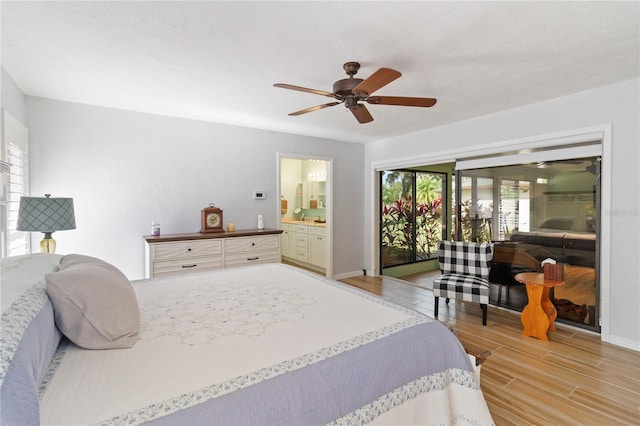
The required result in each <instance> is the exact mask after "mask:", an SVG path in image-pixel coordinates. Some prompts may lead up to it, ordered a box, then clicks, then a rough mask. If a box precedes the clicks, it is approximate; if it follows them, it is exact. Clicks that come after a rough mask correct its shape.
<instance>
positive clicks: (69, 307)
mask: <svg viewBox="0 0 640 426" xmlns="http://www.w3.org/2000/svg"><path fill="white" fill-rule="evenodd" d="M45 280H46V288H47V293H48V294H49V298H50V299H51V303H52V304H53V310H54V314H55V320H56V325H57V326H58V328H59V329H60V331H61V332H62V333H63V334H64V335H65V336H67V338H69V340H71V341H72V342H73V343H75V344H76V345H78V346H80V347H83V348H86V349H116V348H130V347H131V346H133V345H134V344H135V342H136V341H137V340H138V331H139V329H140V311H139V309H138V300H137V299H136V295H135V293H134V291H133V287H132V286H131V283H130V282H129V280H128V279H127V277H126V276H125V275H124V274H123V273H122V272H121V271H120V270H119V269H118V268H116V267H115V266H113V265H111V264H109V263H107V262H104V261H103V260H100V259H96V258H94V257H89V256H83V255H79V254H70V255H67V256H64V257H63V258H62V259H61V260H60V269H59V271H57V272H51V273H49V274H46V275H45Z"/></svg>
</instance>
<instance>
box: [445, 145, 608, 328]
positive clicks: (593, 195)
mask: <svg viewBox="0 0 640 426" xmlns="http://www.w3.org/2000/svg"><path fill="white" fill-rule="evenodd" d="M599 167H600V159H599V158H597V157H589V158H579V159H572V160H558V161H546V162H538V163H531V164H518V165H512V166H500V167H492V168H478V169H470V170H461V171H458V175H457V176H456V183H457V186H459V188H457V189H456V191H455V194H456V196H455V199H456V207H457V208H456V209H455V210H454V211H456V212H457V215H458V217H459V218H460V220H459V222H454V223H457V224H458V229H457V233H458V238H457V239H460V240H463V241H478V242H493V243H494V259H493V265H492V267H491V274H490V277H489V281H490V282H491V283H492V287H491V296H490V300H491V302H492V303H495V304H499V305H501V306H504V307H508V308H512V309H516V310H522V308H523V307H524V306H525V305H526V304H527V301H528V299H527V294H526V291H525V288H524V286H523V285H522V284H519V283H518V282H517V281H516V280H515V279H514V277H515V275H516V274H517V273H519V272H539V271H541V270H542V269H541V266H540V264H541V262H542V261H543V260H545V259H552V260H553V261H555V262H557V263H562V264H564V281H565V284H564V285H563V286H559V287H557V288H555V289H553V290H552V293H551V301H552V303H553V304H554V305H555V308H556V311H557V313H558V320H559V321H561V322H566V323H569V324H572V325H576V326H579V327H582V328H587V329H590V330H594V331H599V329H600V326H599V323H598V318H599V313H598V311H599V297H598V296H599V294H600V293H599V282H598V276H599V273H598V269H599V233H598V217H599V214H598V210H599V205H600V202H599V200H600V181H599V179H598V177H599V175H600V170H599ZM454 220H455V217H454Z"/></svg>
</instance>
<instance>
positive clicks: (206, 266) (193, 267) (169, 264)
mask: <svg viewBox="0 0 640 426" xmlns="http://www.w3.org/2000/svg"><path fill="white" fill-rule="evenodd" d="M220 268H222V256H220V255H218V256H211V257H202V258H194V259H182V260H163V261H160V262H154V263H153V276H156V277H157V276H159V275H168V274H184V273H187V272H201V271H204V270H211V269H220Z"/></svg>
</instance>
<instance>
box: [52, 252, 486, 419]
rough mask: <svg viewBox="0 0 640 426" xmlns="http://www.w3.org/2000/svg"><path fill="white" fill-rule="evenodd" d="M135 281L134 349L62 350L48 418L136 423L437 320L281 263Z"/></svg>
mask: <svg viewBox="0 0 640 426" xmlns="http://www.w3.org/2000/svg"><path fill="white" fill-rule="evenodd" d="M327 284H328V285H327ZM134 288H135V290H136V295H137V297H138V301H139V304H140V311H141V320H142V328H141V335H140V339H139V341H138V342H137V343H136V344H135V346H134V347H133V348H131V349H119V350H103V351H91V350H84V349H81V348H78V347H76V346H74V345H68V346H67V347H66V349H64V350H63V351H61V352H60V354H59V356H58V357H57V359H56V360H55V361H54V364H55V365H56V369H55V375H54V376H53V377H52V378H51V380H50V382H49V384H48V386H47V388H46V392H44V394H43V395H42V397H41V419H42V423H43V424H65V425H69V424H95V423H107V424H108V423H118V424H124V423H127V424H129V423H132V424H138V423H140V422H143V421H147V420H150V419H154V418H158V417H160V416H162V415H165V414H167V413H170V412H174V411H178V410H181V409H184V408H187V407H191V406H194V405H196V404H198V403H200V402H202V401H205V400H207V399H209V398H212V397H218V396H220V395H223V394H226V393H229V392H232V391H234V390H237V389H239V388H243V387H245V386H248V385H251V384H252V383H253V382H259V381H262V380H265V379H268V378H271V377H275V376H277V375H279V374H283V373H284V372H286V371H293V370H296V369H297V368H300V367H304V366H306V365H310V364H312V363H315V362H317V361H318V360H321V359H324V358H327V357H330V356H332V355H335V354H337V353H340V352H343V351H345V350H349V349H351V348H354V347H357V346H359V345H363V344H366V343H369V342H371V341H374V340H376V339H379V338H382V337H385V336H386V335H389V334H392V333H394V332H396V331H398V330H399V329H403V328H407V327H410V326H413V325H415V324H419V323H423V322H429V321H431V320H430V319H428V318H426V317H424V316H422V315H418V314H416V313H413V312H412V311H409V310H405V309H403V308H398V307H396V306H393V305H390V304H387V303H386V302H383V301H381V300H379V299H377V298H374V297H371V296H368V295H365V294H363V293H361V292H358V291H356V290H351V289H349V288H347V287H345V286H342V285H340V284H338V283H335V282H334V281H331V280H326V279H324V278H319V277H318V276H316V275H313V274H310V273H302V274H301V273H300V270H298V269H296V268H292V267H288V266H286V265H281V264H269V265H260V266H257V267H246V268H235V269H227V270H223V271H218V272H216V273H213V274H211V273H203V274H191V275H184V276H179V277H167V278H160V279H153V280H145V281H139V282H135V283H134ZM372 300H374V301H375V303H372ZM466 391H468V392H469V393H470V395H472V399H473V398H475V399H477V398H478V394H479V395H480V399H481V394H480V393H479V391H478V390H462V392H466ZM445 394H446V392H445ZM445 396H446V395H445ZM445 396H443V397H442V398H444V397H445ZM442 398H439V399H434V400H432V402H433V401H440V402H438V404H441V403H442V402H441V399H442ZM158 402H163V404H162V405H161V408H159V405H158V404H156V403H158ZM445 402H446V401H445ZM482 403H484V401H482ZM153 404H156V405H153ZM424 406H425V407H429V405H428V404H424ZM425 409H426V408H425ZM458 409H460V407H459V408H458ZM483 410H485V411H486V406H484V408H483V407H482V406H481V407H480V410H479V413H480V414H478V413H477V412H476V411H478V410H477V409H476V408H472V411H473V416H472V417H473V418H476V419H477V418H481V419H484V420H485V423H490V422H491V420H490V416H488V411H486V412H484V411H483ZM478 416H479V417H478ZM487 416H488V417H487ZM383 419H385V417H384V416H383V417H381V418H380V419H378V420H383ZM480 423H482V422H480Z"/></svg>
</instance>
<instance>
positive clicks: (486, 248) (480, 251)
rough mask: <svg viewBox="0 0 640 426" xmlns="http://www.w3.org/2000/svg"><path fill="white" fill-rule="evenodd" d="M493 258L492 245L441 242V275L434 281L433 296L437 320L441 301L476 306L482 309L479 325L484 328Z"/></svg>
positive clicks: (439, 255)
mask: <svg viewBox="0 0 640 426" xmlns="http://www.w3.org/2000/svg"><path fill="white" fill-rule="evenodd" d="M492 258H493V244H490V243H467V242H462V241H441V242H440V245H439V248H438V263H439V264H440V272H441V273H442V274H441V275H438V276H437V277H436V278H434V280H433V295H434V296H435V307H434V316H435V317H436V318H437V317H438V302H439V298H440V297H445V298H446V303H449V299H457V300H462V301H463V302H478V303H480V308H481V309H482V325H487V304H488V303H489V270H490V267H491V260H492Z"/></svg>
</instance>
